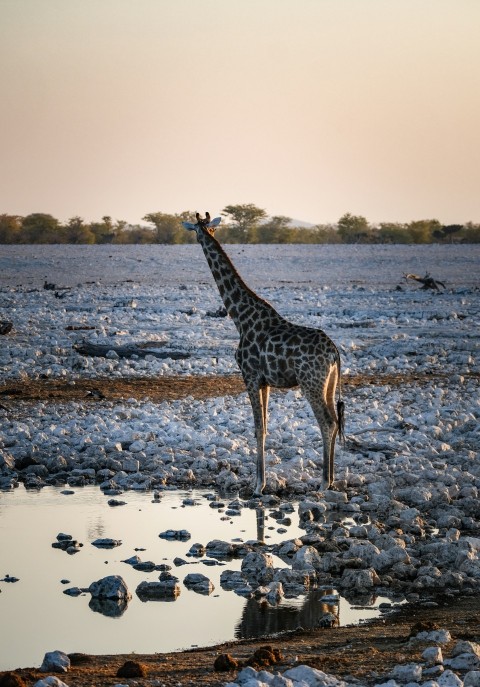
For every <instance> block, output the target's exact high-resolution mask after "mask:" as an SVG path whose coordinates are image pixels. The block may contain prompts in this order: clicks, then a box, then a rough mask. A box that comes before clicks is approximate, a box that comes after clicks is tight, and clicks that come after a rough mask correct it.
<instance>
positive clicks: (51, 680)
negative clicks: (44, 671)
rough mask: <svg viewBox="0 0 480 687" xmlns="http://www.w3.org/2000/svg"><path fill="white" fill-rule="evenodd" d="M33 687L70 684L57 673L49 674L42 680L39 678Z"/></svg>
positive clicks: (52, 686)
mask: <svg viewBox="0 0 480 687" xmlns="http://www.w3.org/2000/svg"><path fill="white" fill-rule="evenodd" d="M33 687H68V685H66V684H65V682H62V680H60V678H58V677H56V676H55V675H49V676H48V677H44V678H43V679H42V680H37V682H35V684H34V685H33Z"/></svg>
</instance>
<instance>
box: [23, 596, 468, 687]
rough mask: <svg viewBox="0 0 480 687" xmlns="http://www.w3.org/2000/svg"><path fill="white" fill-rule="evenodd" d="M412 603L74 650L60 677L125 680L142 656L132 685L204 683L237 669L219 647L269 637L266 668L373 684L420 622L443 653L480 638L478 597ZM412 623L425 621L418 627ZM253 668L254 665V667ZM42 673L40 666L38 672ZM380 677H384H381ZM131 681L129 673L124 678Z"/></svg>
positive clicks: (80, 682)
mask: <svg viewBox="0 0 480 687" xmlns="http://www.w3.org/2000/svg"><path fill="white" fill-rule="evenodd" d="M431 604H432V602H428V603H427V605H422V604H417V605H412V604H409V605H408V606H403V607H402V608H401V610H399V611H397V612H395V613H393V614H391V615H390V616H388V617H387V618H384V619H383V618H382V619H379V620H377V621H373V622H371V623H368V624H364V625H361V626H358V627H341V628H334V629H318V630H313V631H304V630H299V631H297V632H295V633H289V634H284V635H281V636H277V637H274V638H265V639H263V640H258V641H242V642H230V643H227V644H222V645H219V646H215V647H209V648H206V649H194V650H190V651H184V652H178V653H169V654H151V655H141V654H133V655H116V656H90V655H85V654H78V655H73V656H72V659H74V662H73V661H72V667H71V669H70V671H69V673H68V675H65V676H64V678H63V679H64V680H65V681H66V683H67V684H68V685H69V687H87V686H88V687H90V686H92V685H114V684H116V683H119V682H121V683H125V682H126V679H125V678H121V679H120V678H118V677H116V673H117V670H118V669H119V668H120V667H121V666H122V665H123V664H124V662H125V661H127V660H133V661H138V662H140V663H141V664H142V665H143V666H144V667H145V669H146V673H147V676H146V677H144V678H137V679H136V681H135V682H134V683H133V684H137V685H148V684H152V682H153V684H155V685H158V686H160V685H165V687H173V686H176V687H178V686H180V685H182V686H186V685H205V686H207V685H208V686H209V687H214V686H215V687H217V686H220V685H223V684H224V683H225V682H228V681H229V680H233V679H235V676H236V675H237V673H238V669H236V670H234V671H229V672H217V671H215V669H214V662H215V659H216V658H217V657H218V656H219V655H221V654H224V653H228V654H230V655H231V656H232V657H233V658H234V659H236V660H237V661H239V662H241V663H244V662H247V661H248V660H249V658H250V657H251V656H252V655H253V652H254V651H255V650H256V649H258V648H259V647H261V646H265V645H270V646H272V647H273V648H277V649H279V650H280V652H281V654H282V659H281V660H280V661H279V662H278V663H277V664H276V665H275V666H270V667H268V668H266V669H267V670H274V671H280V672H283V671H285V670H287V669H288V668H290V667H292V666H293V665H301V664H306V665H310V666H312V667H314V668H318V669H319V670H323V671H325V672H327V673H332V674H334V675H336V676H338V677H342V678H345V677H347V676H353V677H355V678H357V679H359V680H361V682H362V684H367V685H373V684H375V683H376V682H378V681H379V678H384V677H386V676H387V675H388V673H389V671H391V670H392V668H393V667H394V666H395V665H396V664H399V663H409V662H412V661H421V653H422V651H423V649H424V648H425V646H426V645H424V644H415V645H409V637H410V636H411V635H412V634H416V633H417V632H418V631H420V630H421V629H426V628H427V627H428V628H430V627H432V626H433V627H438V628H444V629H448V630H450V632H451V634H452V643H451V645H449V647H446V648H444V649H443V654H444V658H445V657H446V656H448V655H449V648H451V646H453V645H454V644H455V642H456V641H458V640H459V639H464V640H469V641H475V642H479V641H480V624H479V617H480V615H479V612H480V599H479V598H478V597H469V598H464V599H456V600H452V599H448V600H447V599H445V600H441V599H437V601H436V605H434V606H433V607H432V606H431ZM418 623H424V624H425V623H427V625H426V626H425V627H423V626H421V627H420V628H419V626H418ZM257 669H259V668H257ZM16 672H17V674H18V675H20V676H21V677H22V678H23V679H24V680H25V681H26V683H27V684H32V683H33V681H35V680H38V679H40V678H41V677H42V673H39V672H38V671H37V670H35V669H31V668H23V669H18V670H17V671H16ZM43 675H44V674H43ZM380 681H383V679H382V680H380ZM128 682H129V683H130V684H132V682H131V681H128Z"/></svg>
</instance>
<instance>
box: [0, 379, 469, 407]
mask: <svg viewBox="0 0 480 687" xmlns="http://www.w3.org/2000/svg"><path fill="white" fill-rule="evenodd" d="M464 376H465V377H470V378H475V379H480V374H479V373H470V374H466V375H464ZM448 379H449V375H445V374H441V373H433V374H427V373H422V374H408V375H404V374H384V375H350V376H348V375H347V376H344V377H343V378H342V385H343V386H345V387H347V389H348V388H349V387H353V388H355V387H361V386H369V385H373V386H382V385H389V386H400V385H403V384H413V383H416V384H425V383H427V382H431V381H433V382H437V383H441V382H442V381H445V382H447V383H448ZM243 391H245V385H244V383H243V381H242V378H241V377H240V375H211V376H207V375H206V376H186V375H185V376H171V377H167V376H165V377H126V378H123V379H112V378H110V377H95V378H85V379H83V378H79V379H75V380H73V379H38V380H33V379H29V380H26V381H19V380H14V381H9V382H0V404H3V405H7V404H8V406H10V405H11V404H12V402H15V401H16V400H18V401H52V402H57V403H62V402H67V401H81V400H83V401H99V400H104V399H106V400H112V401H117V400H120V399H122V398H123V399H127V398H137V399H142V398H143V399H147V398H148V399H150V400H151V401H155V402H160V401H173V400H175V399H179V398H185V397H186V396H193V397H194V398H198V399H201V398H209V397H212V396H225V395H235V394H240V393H242V392H243Z"/></svg>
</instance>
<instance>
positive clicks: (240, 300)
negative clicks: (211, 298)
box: [198, 231, 280, 332]
mask: <svg viewBox="0 0 480 687" xmlns="http://www.w3.org/2000/svg"><path fill="white" fill-rule="evenodd" d="M198 242H199V243H200V245H201V246H202V249H203V252H204V254H205V257H206V259H207V262H208V265H209V267H210V271H211V272H212V275H213V278H214V279H215V282H216V284H217V288H218V290H219V292H220V296H221V298H222V300H223V303H224V305H225V308H226V310H227V312H228V314H229V315H230V317H231V318H232V320H233V321H234V323H235V326H236V327H237V329H238V330H239V331H240V332H242V331H245V330H246V329H248V328H251V327H252V326H255V325H257V326H258V320H259V318H260V319H262V318H265V319H267V318H268V319H269V320H270V321H271V320H272V317H274V318H279V319H280V315H278V313H277V312H276V310H275V309H274V308H273V307H272V306H271V305H270V303H267V301H265V300H263V298H260V296H257V294H256V293H254V292H253V291H252V290H251V289H250V288H249V287H248V286H247V285H246V284H245V282H244V281H243V279H242V278H241V276H240V275H239V274H238V272H237V270H236V269H235V267H234V266H233V264H232V262H231V260H230V258H229V257H228V255H227V254H226V253H225V251H224V250H223V248H222V246H221V245H220V244H219V242H218V241H217V239H216V238H215V237H214V236H212V235H211V234H209V233H208V232H205V231H201V232H199V233H198Z"/></svg>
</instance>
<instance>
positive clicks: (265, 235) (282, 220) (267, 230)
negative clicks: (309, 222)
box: [251, 215, 292, 243]
mask: <svg viewBox="0 0 480 687" xmlns="http://www.w3.org/2000/svg"><path fill="white" fill-rule="evenodd" d="M291 221H292V220H291V219H290V217H285V215H274V216H273V217H270V218H269V219H268V220H267V221H266V222H262V223H261V224H258V225H257V226H256V227H255V228H254V229H253V230H252V231H251V235H252V236H251V238H252V243H285V242H286V241H285V237H286V236H287V232H290V231H291V229H292V227H291V226H290V223H291Z"/></svg>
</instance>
